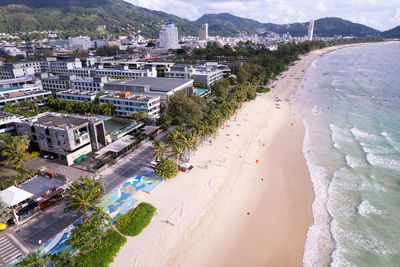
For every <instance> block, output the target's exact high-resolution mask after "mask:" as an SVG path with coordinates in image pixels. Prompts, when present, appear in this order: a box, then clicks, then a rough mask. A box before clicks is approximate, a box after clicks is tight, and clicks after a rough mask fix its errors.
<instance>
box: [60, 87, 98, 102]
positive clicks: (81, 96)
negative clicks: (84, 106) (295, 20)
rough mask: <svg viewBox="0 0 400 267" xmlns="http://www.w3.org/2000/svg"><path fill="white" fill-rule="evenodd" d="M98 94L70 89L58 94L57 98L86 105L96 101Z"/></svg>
mask: <svg viewBox="0 0 400 267" xmlns="http://www.w3.org/2000/svg"><path fill="white" fill-rule="evenodd" d="M96 94H97V92H90V91H80V90H74V89H69V90H67V91H62V92H57V93H56V98H59V99H62V100H71V101H74V102H82V103H84V102H92V101H94V100H95V99H96Z"/></svg>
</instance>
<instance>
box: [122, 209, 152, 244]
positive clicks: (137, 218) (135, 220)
mask: <svg viewBox="0 0 400 267" xmlns="http://www.w3.org/2000/svg"><path fill="white" fill-rule="evenodd" d="M155 212H156V208H155V207H153V206H152V205H151V204H149V203H145V202H142V203H140V204H139V205H138V206H137V207H136V208H135V209H133V210H131V211H129V212H127V213H125V214H124V215H122V216H120V217H118V218H117V220H116V226H117V229H118V230H119V231H120V232H121V233H122V234H124V235H127V236H137V235H138V234H140V233H141V232H142V230H143V229H144V228H146V226H147V225H148V224H149V223H150V221H151V218H152V217H153V215H154V213H155Z"/></svg>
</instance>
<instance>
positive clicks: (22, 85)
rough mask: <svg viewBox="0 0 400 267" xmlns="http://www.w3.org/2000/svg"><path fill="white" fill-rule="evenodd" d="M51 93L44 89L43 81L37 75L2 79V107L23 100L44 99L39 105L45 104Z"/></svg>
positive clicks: (0, 81) (0, 98) (0, 101)
mask: <svg viewBox="0 0 400 267" xmlns="http://www.w3.org/2000/svg"><path fill="white" fill-rule="evenodd" d="M49 95H51V92H50V91H44V90H43V87H42V83H41V82H40V80H39V79H37V78H35V77H23V78H17V79H8V80H0V107H4V106H5V105H6V104H7V103H11V104H17V103H19V102H21V101H22V100H42V102H41V103H40V104H39V105H44V104H46V103H47V97H48V96H49Z"/></svg>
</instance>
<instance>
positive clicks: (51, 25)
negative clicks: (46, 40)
mask: <svg viewBox="0 0 400 267" xmlns="http://www.w3.org/2000/svg"><path fill="white" fill-rule="evenodd" d="M168 20H173V22H174V23H175V25H176V26H177V27H178V28H179V31H180V33H181V34H184V35H197V29H198V25H197V23H195V22H191V21H189V20H186V19H182V18H179V17H177V16H174V15H170V14H167V13H164V12H159V11H153V10H149V9H145V8H141V7H137V6H134V5H132V4H129V3H126V2H124V1H122V0H0V32H9V33H13V32H20V31H35V30H60V31H64V32H66V35H78V34H84V35H89V36H92V37H97V36H100V35H104V34H105V33H122V32H125V33H128V32H137V31H139V30H140V31H141V32H142V34H143V35H144V36H146V37H151V38H158V32H159V30H160V28H161V25H162V23H163V22H165V21H168ZM100 25H106V32H104V30H101V29H100V30H98V26H100Z"/></svg>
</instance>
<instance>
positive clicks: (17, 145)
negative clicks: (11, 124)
mask: <svg viewBox="0 0 400 267" xmlns="http://www.w3.org/2000/svg"><path fill="white" fill-rule="evenodd" d="M0 139H1V141H2V146H3V148H2V151H1V155H2V156H3V157H5V158H6V165H9V164H10V163H13V164H14V165H15V167H17V168H21V167H23V166H24V162H25V161H26V160H28V159H29V158H30V155H29V153H28V152H27V151H28V148H29V143H30V141H29V138H28V136H26V135H23V136H10V135H7V134H6V135H1V136H0Z"/></svg>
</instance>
